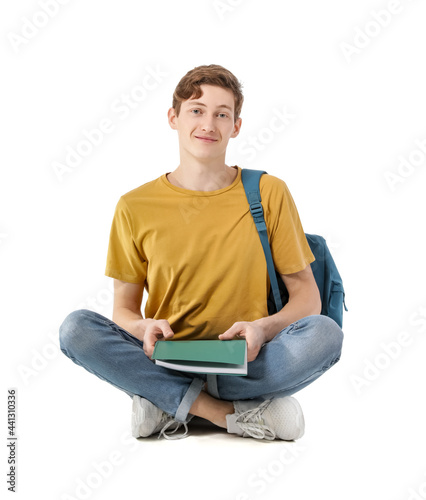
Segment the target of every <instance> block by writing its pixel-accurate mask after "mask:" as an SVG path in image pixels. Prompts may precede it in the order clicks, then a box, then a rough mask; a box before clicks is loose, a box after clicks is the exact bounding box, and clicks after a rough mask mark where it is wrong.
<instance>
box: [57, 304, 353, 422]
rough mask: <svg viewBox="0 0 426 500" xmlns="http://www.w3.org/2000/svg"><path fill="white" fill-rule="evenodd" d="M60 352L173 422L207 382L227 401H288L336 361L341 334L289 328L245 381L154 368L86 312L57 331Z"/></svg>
mask: <svg viewBox="0 0 426 500" xmlns="http://www.w3.org/2000/svg"><path fill="white" fill-rule="evenodd" d="M59 336H60V346H61V350H62V352H63V353H64V354H65V355H66V356H68V357H69V358H70V359H71V360H72V361H74V363H76V364H78V365H80V366H82V367H83V368H85V369H86V370H87V371H89V372H91V373H93V374H95V375H97V376H98V377H99V378H101V379H102V380H105V381H107V382H109V383H110V384H112V385H114V386H115V387H117V388H119V389H121V390H122V391H124V392H126V393H127V394H128V395H129V396H131V397H133V396H134V395H135V394H137V395H139V396H141V397H143V398H145V399H148V400H149V401H151V402H152V403H153V404H154V405H155V406H157V407H158V408H160V409H162V410H163V411H165V412H167V413H169V414H170V415H173V416H174V419H175V420H176V421H177V422H187V421H188V420H190V419H191V418H192V415H190V414H189V410H190V408H191V406H192V404H193V403H194V401H195V400H196V399H197V397H198V395H199V394H200V392H201V390H202V388H203V386H204V383H205V382H206V381H207V386H208V392H209V393H210V394H211V395H212V396H214V397H216V398H218V399H223V400H228V401H236V400H241V399H260V400H265V399H271V398H276V397H284V396H290V395H291V394H294V393H295V392H297V391H300V389H302V388H303V387H306V386H307V385H308V384H310V383H311V382H313V381H314V380H316V379H317V378H318V377H319V376H320V375H322V374H323V373H324V372H325V371H326V370H328V369H329V368H330V367H331V366H333V365H334V363H336V362H337V361H338V360H339V358H340V353H341V349H342V341H343V332H342V330H341V329H340V328H339V326H338V325H337V323H335V322H334V321H333V320H332V319H330V318H328V317H326V316H319V315H318V316H308V317H306V318H303V319H301V320H299V321H296V322H294V323H292V324H291V325H289V326H288V327H287V328H285V329H284V330H282V331H281V332H280V333H278V335H276V336H275V337H274V338H273V339H272V340H271V341H270V342H267V343H266V344H264V345H263V347H262V348H261V350H260V352H259V354H258V356H257V358H256V359H255V360H254V361H251V362H250V363H248V374H247V376H246V377H240V376H230V375H218V376H215V375H203V374H189V373H184V372H179V371H175V370H170V369H168V368H164V367H161V366H158V365H156V364H155V363H154V362H153V361H152V360H150V359H149V358H148V357H147V356H146V354H145V353H144V351H143V342H142V341H141V340H138V339H137V338H136V337H134V336H133V335H131V334H130V333H129V332H127V331H126V330H123V328H121V327H119V326H118V325H117V324H116V323H114V322H113V321H111V320H110V319H108V318H106V317H104V316H102V315H100V314H98V313H96V312H93V311H89V310H86V309H82V310H78V311H74V312H72V313H71V314H69V315H68V316H67V317H66V318H65V320H64V322H63V323H62V325H61V327H60V331H59Z"/></svg>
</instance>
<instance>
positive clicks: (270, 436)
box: [236, 399, 275, 441]
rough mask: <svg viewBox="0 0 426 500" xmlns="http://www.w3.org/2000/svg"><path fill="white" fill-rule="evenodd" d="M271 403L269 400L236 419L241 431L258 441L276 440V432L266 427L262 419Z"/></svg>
mask: <svg viewBox="0 0 426 500" xmlns="http://www.w3.org/2000/svg"><path fill="white" fill-rule="evenodd" d="M271 401H272V400H271V399H267V400H266V401H263V403H261V404H260V405H259V406H256V407H255V408H251V409H250V410H247V411H244V412H242V413H240V414H239V415H238V417H237V419H236V423H237V424H238V425H239V427H240V428H241V430H242V431H244V432H246V433H247V434H248V435H249V436H251V437H254V438H256V439H267V440H268V441H272V440H274V439H275V432H274V431H273V430H272V429H271V428H270V427H268V426H267V425H265V421H264V420H263V418H262V415H263V412H264V411H265V410H266V408H268V406H269V405H270V404H271Z"/></svg>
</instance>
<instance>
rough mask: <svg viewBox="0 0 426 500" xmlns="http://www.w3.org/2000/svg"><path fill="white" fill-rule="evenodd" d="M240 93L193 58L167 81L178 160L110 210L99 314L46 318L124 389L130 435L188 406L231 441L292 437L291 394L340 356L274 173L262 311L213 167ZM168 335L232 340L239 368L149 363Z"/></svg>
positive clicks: (231, 175) (295, 408)
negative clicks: (238, 342) (273, 284)
mask: <svg viewBox="0 0 426 500" xmlns="http://www.w3.org/2000/svg"><path fill="white" fill-rule="evenodd" d="M242 103H243V95H242V92H241V84H240V83H239V82H238V80H237V79H236V78H235V76H234V75H233V74H232V73H230V72H229V71H228V70H226V69H225V68H223V67H221V66H218V65H210V66H200V67H197V68H194V69H193V70H191V71H189V72H188V73H187V74H186V75H185V76H184V77H183V78H182V79H181V81H180V82H179V84H178V85H177V87H176V89H175V92H174V95H173V103H172V108H170V109H169V111H168V120H169V124H170V126H171V127H172V129H174V130H176V131H177V133H178V139H179V153H180V162H179V165H178V167H177V168H175V169H174V170H173V171H172V172H168V173H166V174H164V175H162V176H161V177H159V178H157V179H155V180H153V181H151V182H148V183H145V184H143V185H141V186H140V187H137V188H136V189H134V190H132V191H130V192H128V193H126V194H124V195H123V196H122V197H121V198H120V200H119V201H118V204H117V207H116V211H115V214H114V219H113V222H112V227H111V233H110V241H109V248H108V257H107V266H106V275H107V276H110V277H112V278H114V309H113V320H110V319H108V318H106V317H104V316H101V315H100V314H98V313H95V312H92V311H88V310H79V311H75V312H73V313H71V314H70V315H68V316H67V318H66V319H65V321H64V322H63V324H62V326H61V328H60V341H61V349H62V351H63V352H64V353H65V354H66V355H67V356H68V357H69V358H71V359H72V360H73V361H74V362H75V363H77V364H78V365H81V366H83V367H84V368H86V369H87V370H88V371H89V372H91V373H94V374H95V375H97V376H98V377H100V378H101V379H103V380H106V381H108V382H110V383H111V384H112V385H114V386H116V387H117V388H119V389H121V390H123V391H125V392H126V393H127V394H129V396H131V397H132V398H133V412H132V432H133V436H135V437H146V436H149V435H152V434H155V433H158V432H160V435H163V436H165V437H175V436H176V434H174V432H175V431H176V430H177V429H178V427H179V426H180V425H182V424H183V425H184V426H185V429H186V431H185V433H184V434H183V435H182V434H181V435H180V436H179V437H183V436H185V435H186V434H187V432H188V428H187V425H186V424H187V423H188V421H189V420H190V419H191V418H192V416H194V415H196V416H199V417H202V418H204V419H207V420H209V421H211V422H213V423H214V424H216V425H217V426H219V427H223V428H226V429H227V430H228V432H230V433H235V434H239V435H241V436H244V437H248V436H251V437H254V438H257V439H275V438H278V439H284V440H293V439H298V438H300V437H301V436H302V435H303V432H304V418H303V413H302V410H301V407H300V405H299V403H298V402H297V400H296V399H295V398H293V397H291V395H292V394H294V393H295V392H297V391H299V390H300V389H302V388H303V387H305V386H307V385H308V384H310V383H311V382H313V381H314V380H316V379H317V378H318V377H319V376H320V375H321V374H323V373H324V372H325V371H326V370H327V369H328V368H330V367H331V366H332V365H333V364H334V363H336V362H337V361H338V360H339V358H340V353H341V347H342V339H343V332H342V330H341V329H340V328H339V326H338V325H337V324H336V323H335V322H334V321H333V320H332V319H330V318H328V317H325V316H321V315H320V311H321V303H320V295H319V291H318V288H317V285H316V282H315V279H314V277H313V274H312V270H311V267H310V263H311V262H313V260H314V256H313V254H312V252H311V250H310V248H309V245H308V243H307V240H306V237H305V234H304V232H303V228H302V225H301V222H300V219H299V216H298V212H297V209H296V206H295V204H294V202H293V199H292V197H291V195H290V193H289V191H288V189H287V186H286V184H285V183H284V182H283V181H282V180H280V179H279V178H277V177H274V176H272V175H263V176H262V177H261V181H260V190H261V196H262V205H263V208H264V212H265V219H266V221H267V227H268V236H269V241H270V244H271V249H272V255H273V259H274V265H275V268H276V269H277V271H278V272H279V273H280V274H281V276H282V279H283V281H284V283H285V285H286V287H287V289H288V292H289V300H288V303H287V304H286V305H285V306H284V308H283V309H282V310H281V311H279V312H277V313H276V314H273V315H271V316H269V315H268V311H267V297H268V293H269V281H268V273H267V268H266V261H265V256H264V253H263V249H262V246H261V244H260V240H259V236H258V234H257V231H256V229H255V226H254V222H253V218H252V216H251V213H250V211H249V206H248V203H247V198H246V195H245V192H244V188H243V185H242V182H241V168H240V167H239V166H228V165H227V164H226V163H225V155H226V148H227V145H228V141H229V140H230V139H231V138H235V137H237V136H238V134H239V132H240V129H241V123H242V121H241V117H240V113H241V107H242ZM265 167H266V166H265ZM144 290H146V291H147V292H148V299H147V304H146V308H145V316H142V313H141V304H142V296H143V292H144ZM171 338H174V339H176V340H179V339H186V340H203V339H222V340H228V339H232V338H243V339H246V341H247V353H248V374H247V376H243V377H239V376H226V375H218V376H207V375H203V374H196V373H184V372H179V371H174V370H170V369H167V368H164V367H161V366H158V365H156V364H155V363H154V362H153V361H152V359H151V356H152V353H153V349H154V345H155V343H156V342H157V341H161V340H164V339H171Z"/></svg>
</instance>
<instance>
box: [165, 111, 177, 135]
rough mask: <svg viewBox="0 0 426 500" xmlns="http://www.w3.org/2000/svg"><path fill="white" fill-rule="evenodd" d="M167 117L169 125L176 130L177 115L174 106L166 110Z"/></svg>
mask: <svg viewBox="0 0 426 500" xmlns="http://www.w3.org/2000/svg"><path fill="white" fill-rule="evenodd" d="M167 118H168V120H169V125H170V126H171V127H172V129H173V130H176V129H177V125H176V119H177V115H176V111H175V108H170V109H169V111H168V112H167Z"/></svg>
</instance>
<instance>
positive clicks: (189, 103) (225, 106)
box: [188, 101, 232, 111]
mask: <svg viewBox="0 0 426 500" xmlns="http://www.w3.org/2000/svg"><path fill="white" fill-rule="evenodd" d="M192 105H196V106H204V107H205V108H206V107H207V106H206V105H205V104H204V103H202V102H199V101H189V102H188V106H192ZM218 108H226V109H229V111H232V108H231V107H230V106H228V105H227V104H219V106H218Z"/></svg>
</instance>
